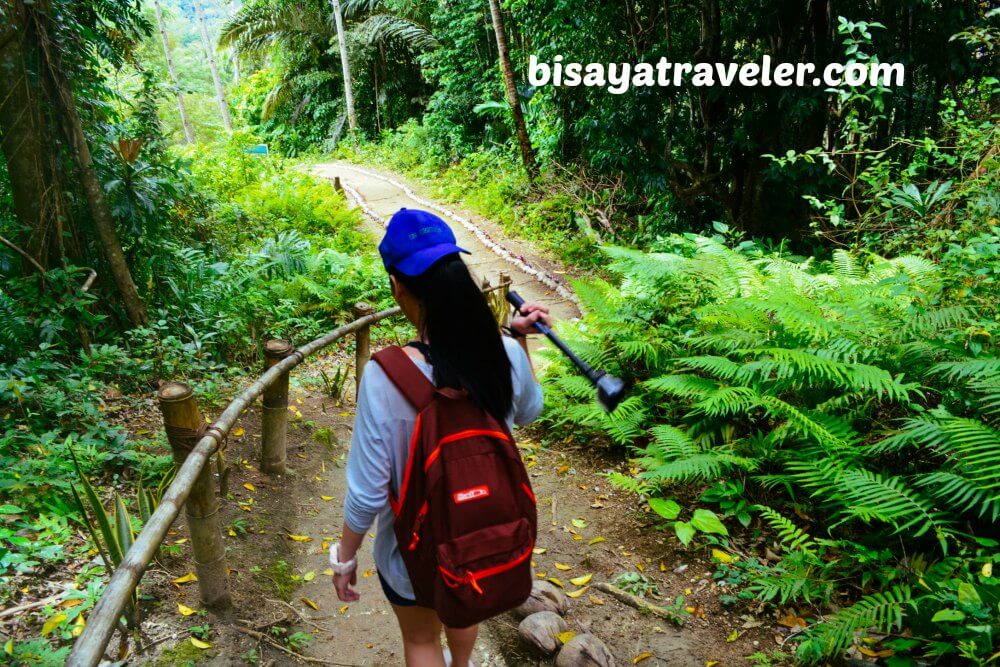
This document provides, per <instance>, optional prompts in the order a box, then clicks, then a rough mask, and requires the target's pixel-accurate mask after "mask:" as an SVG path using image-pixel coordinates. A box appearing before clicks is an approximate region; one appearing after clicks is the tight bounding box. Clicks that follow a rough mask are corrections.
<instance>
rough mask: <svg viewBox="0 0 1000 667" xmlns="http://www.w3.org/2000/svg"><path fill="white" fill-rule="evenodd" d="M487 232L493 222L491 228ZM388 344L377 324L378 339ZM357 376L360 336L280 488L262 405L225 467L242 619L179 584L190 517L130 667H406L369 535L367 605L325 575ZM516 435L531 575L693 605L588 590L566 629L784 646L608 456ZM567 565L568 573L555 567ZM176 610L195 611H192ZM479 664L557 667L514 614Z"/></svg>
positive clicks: (658, 646) (695, 653)
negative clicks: (528, 483)
mask: <svg viewBox="0 0 1000 667" xmlns="http://www.w3.org/2000/svg"><path fill="white" fill-rule="evenodd" d="M319 170H320V171H321V172H322V173H323V175H325V176H330V177H332V176H333V175H334V174H340V175H342V177H343V178H344V180H346V181H347V182H349V183H350V184H351V185H352V186H353V187H355V188H356V189H358V190H359V191H360V192H361V193H362V194H363V196H364V197H365V199H366V200H367V201H368V202H369V204H370V205H371V206H373V207H375V208H376V210H377V211H378V212H379V213H380V214H384V215H389V214H391V213H392V212H395V210H398V208H399V207H400V206H406V205H410V206H413V207H416V206H415V205H414V204H413V203H412V201H409V203H408V197H406V196H405V194H403V193H402V192H400V191H399V190H398V189H397V188H395V187H393V186H388V187H386V184H385V183H384V182H382V181H379V180H378V179H374V178H372V177H364V178H359V176H360V175H359V174H358V173H357V172H352V171H350V170H348V169H341V166H340V165H338V164H328V165H321V166H320V167H319ZM396 178H397V179H398V177H396ZM411 187H413V186H411ZM414 189H415V190H418V188H416V187H414ZM460 213H462V214H465V212H460ZM469 217H472V218H474V219H475V216H469ZM477 222H480V223H481V224H483V225H487V226H489V223H488V222H487V221H482V220H478V219H477ZM488 228H489V229H490V231H491V234H492V235H493V238H496V239H503V235H502V234H501V233H500V232H499V230H498V229H496V227H495V226H489V227H488ZM373 231H375V230H374V228H373ZM456 231H458V230H456ZM503 242H504V243H505V245H506V244H507V243H512V241H511V240H509V239H503ZM459 243H460V244H463V245H464V244H467V245H466V247H469V249H471V250H473V252H474V253H476V252H477V251H479V254H480V256H481V257H483V258H484V259H483V260H482V262H483V263H482V264H481V265H479V266H477V269H478V270H479V271H480V272H481V275H482V274H483V273H487V272H496V271H499V270H500V269H501V268H503V269H505V270H508V271H510V272H511V274H512V278H513V281H514V285H515V287H516V288H517V289H519V290H521V291H522V294H524V296H525V297H526V298H537V299H539V300H543V301H553V299H552V294H551V291H550V290H548V289H546V288H545V287H544V286H542V285H540V284H538V283H537V282H534V281H532V280H531V278H530V276H527V275H526V274H521V273H520V272H519V271H516V270H514V269H511V268H509V267H505V266H502V262H500V260H499V259H498V258H496V257H495V256H493V255H488V253H487V251H485V249H482V248H481V247H479V246H478V245H477V242H476V240H475V238H473V237H472V236H471V235H467V236H466V237H465V238H463V235H462V234H461V233H460V234H459ZM509 247H510V246H509ZM518 250H519V254H524V255H526V256H528V257H531V258H532V260H533V263H535V262H537V264H536V265H538V266H540V265H543V264H544V265H545V266H548V267H551V266H552V264H551V263H549V262H550V260H546V259H544V258H538V257H532V256H531V255H528V252H527V250H528V249H527V248H526V247H525V246H524V245H523V244H522V245H521V246H519V247H518ZM494 260H496V261H494ZM554 310H555V311H556V315H557V316H559V317H572V316H574V315H575V314H576V312H575V310H574V307H573V305H572V304H571V303H570V302H568V301H557V302H556V303H555V307H554ZM383 331H387V329H386V330H383ZM378 335H379V330H378V329H375V331H374V332H373V336H375V337H378ZM352 366H353V348H352V346H351V343H350V341H343V342H341V343H340V344H339V346H338V347H333V348H329V349H328V350H327V351H326V352H325V354H323V355H321V356H319V357H314V358H311V359H310V360H308V361H307V363H306V364H305V365H304V366H302V367H301V368H300V369H299V370H298V371H296V372H295V373H294V374H293V376H292V389H291V392H290V401H289V403H290V405H289V411H290V415H289V417H290V428H289V433H288V463H289V467H290V468H291V471H292V472H291V473H290V474H288V475H281V476H274V477H272V476H268V475H265V474H263V473H261V472H260V470H259V458H260V412H259V407H254V408H252V409H251V410H249V411H248V412H247V413H246V414H245V415H244V416H243V418H242V420H241V422H240V424H239V425H238V427H237V428H236V429H234V431H233V435H232V436H231V437H230V442H229V448H228V454H227V458H228V460H229V462H230V465H232V466H233V470H232V473H231V475H230V477H229V489H228V495H227V496H226V497H225V498H224V499H223V501H222V503H221V505H222V507H221V510H220V512H221V517H222V526H223V532H224V533H225V541H226V545H227V555H228V559H229V566H230V568H231V573H230V574H231V579H230V586H231V590H232V595H233V606H232V609H231V610H229V611H226V612H224V613H215V612H211V611H203V610H200V608H199V603H198V591H197V584H195V583H181V584H175V583H172V581H173V580H174V579H176V578H179V577H182V576H183V575H185V574H186V573H187V572H188V571H189V570H190V568H191V567H192V565H191V563H192V560H191V552H190V544H189V543H188V542H187V540H186V537H187V534H186V531H185V528H184V525H183V518H181V519H179V521H178V525H177V526H175V529H174V531H172V533H171V535H170V536H169V537H168V539H167V541H166V543H165V544H166V547H167V548H166V552H167V553H172V554H173V555H168V556H165V557H164V558H162V559H161V560H160V561H159V562H157V563H155V564H154V565H153V567H152V569H151V571H150V572H148V573H147V575H146V577H145V578H144V580H143V585H142V591H141V592H142V593H143V596H144V600H146V602H145V604H144V607H145V608H146V610H147V621H146V623H145V624H144V630H145V632H146V634H147V641H146V642H145V643H146V644H147V646H149V649H148V650H146V651H144V652H143V653H141V654H140V655H137V656H135V658H136V662H138V663H145V664H158V665H173V664H189V663H190V662H192V661H196V662H198V663H199V664H207V665H230V664H248V663H251V662H254V661H259V662H260V664H274V665H285V664H302V661H303V660H312V661H314V662H316V663H319V662H323V663H325V664H342V665H401V664H403V660H402V645H401V642H400V639H399V634H398V628H397V626H396V623H395V619H394V617H393V615H392V611H391V608H390V606H389V604H388V602H387V601H386V600H385V598H384V596H383V595H382V593H381V590H380V588H379V585H378V579H377V577H376V576H374V565H373V562H372V556H371V543H372V540H366V543H365V546H364V547H363V553H362V554H361V556H360V557H359V576H358V585H357V588H358V590H359V592H360V594H361V600H360V601H358V602H356V603H353V604H351V605H345V604H343V603H341V602H340V601H339V600H337V597H336V594H335V592H334V589H333V587H332V585H331V583H330V577H329V576H328V575H327V574H324V570H326V569H327V568H328V567H329V566H328V564H327V555H326V554H327V544H328V543H330V542H333V541H335V540H336V539H337V537H338V534H339V530H340V526H341V523H342V505H343V500H344V493H345V480H344V471H343V466H344V462H345V459H346V454H347V449H348V445H349V442H350V434H351V425H352V421H353V416H354V412H353V406H354V404H353V393H354V391H353V389H354V386H353V385H354V380H353V377H351V378H349V379H348V381H347V387H346V390H345V392H344V393H345V396H343V397H342V398H336V397H333V396H330V395H328V394H327V393H326V387H325V384H324V381H323V379H322V376H321V371H323V372H325V374H326V375H327V376H328V377H329V376H333V375H334V374H335V373H336V371H337V369H338V368H341V369H344V370H345V371H348V370H350V369H351V367H352ZM204 412H206V413H209V414H210V413H211V411H210V410H204ZM237 434H239V435H237ZM515 435H516V436H517V438H518V440H519V446H521V447H522V449H523V452H524V454H525V457H526V461H527V462H528V465H529V466H530V470H529V472H530V474H531V477H532V485H533V487H534V489H535V494H536V497H537V499H538V512H539V535H538V544H537V547H538V549H537V551H536V555H535V556H534V560H533V565H534V569H535V572H536V575H537V576H538V577H539V578H558V579H559V580H560V581H561V583H562V585H563V586H564V587H565V589H566V591H576V590H578V589H579V587H578V586H574V585H572V584H571V583H570V582H569V580H570V579H572V578H576V577H579V576H582V575H586V574H592V575H593V578H592V580H591V581H590V585H591V586H592V585H593V584H595V583H598V582H608V581H611V580H613V579H614V578H615V577H616V576H617V575H619V574H622V573H623V572H642V574H644V576H646V577H647V578H648V580H649V581H650V582H651V583H655V585H656V588H657V589H658V592H659V595H658V597H650V598H649V599H650V600H651V601H653V602H655V603H656V604H661V605H667V606H670V605H671V603H672V602H673V601H674V599H675V598H676V597H677V596H678V595H683V596H684V604H683V607H684V608H686V609H687V610H688V611H687V612H683V616H684V625H683V626H682V627H679V628H678V627H674V626H673V625H671V624H669V623H668V622H666V621H663V620H661V619H658V618H657V617H654V616H652V615H650V614H648V613H643V612H641V611H639V610H637V609H634V608H632V607H630V606H627V605H624V604H622V603H620V602H618V601H616V600H615V599H614V598H612V597H611V596H610V595H607V594H606V593H603V592H600V591H598V590H596V589H594V588H590V589H589V590H587V591H586V592H584V593H583V594H581V596H580V597H577V598H574V599H571V600H570V607H569V613H568V614H567V621H568V623H569V625H570V629H572V630H574V631H576V632H580V633H582V632H591V633H593V634H595V635H597V636H598V637H599V638H600V639H602V640H603V641H604V642H605V643H606V644H607V645H608V646H609V648H610V649H611V651H612V652H613V653H614V655H615V658H616V661H617V663H618V664H619V665H626V664H633V660H634V659H635V658H637V657H640V656H642V655H644V654H646V653H649V654H650V655H649V657H646V658H644V659H642V660H641V661H640V663H639V664H642V665H644V666H652V665H671V666H675V667H688V666H690V667H704V666H705V665H708V664H717V665H719V666H723V665H739V664H750V663H749V661H747V660H746V656H748V655H750V654H753V653H756V652H758V651H765V652H770V651H773V650H775V649H777V648H778V643H780V642H781V640H782V639H783V638H784V633H783V632H781V631H779V630H774V629H772V627H771V626H773V623H772V622H768V623H767V624H766V625H759V624H758V622H756V621H754V619H750V618H748V617H740V616H739V615H738V614H735V613H730V612H728V611H727V610H726V608H725V607H723V605H722V604H721V603H720V601H719V595H720V593H721V592H725V589H724V588H722V587H720V586H718V585H716V583H714V580H713V576H712V575H713V572H714V570H715V569H716V565H715V564H714V563H713V562H712V560H711V555H710V553H709V549H708V548H707V547H705V546H700V547H692V548H691V549H686V548H684V547H682V546H681V545H680V544H679V543H678V542H677V541H676V539H675V538H673V537H672V535H671V534H669V533H663V532H656V531H654V530H652V529H651V524H653V523H654V522H653V521H652V519H651V517H650V515H649V514H648V513H647V512H646V511H644V510H643V508H641V507H640V504H639V502H638V499H637V498H636V497H635V496H633V495H630V494H626V493H625V492H622V491H618V490H615V489H613V488H612V487H611V486H610V485H609V484H608V482H607V480H606V479H605V478H604V477H602V473H604V472H606V471H608V470H611V469H616V470H623V471H624V470H626V469H627V467H628V462H627V461H626V460H624V459H623V458H622V457H620V456H617V457H616V456H615V455H614V454H611V453H609V450H607V449H603V448H599V449H586V448H580V447H572V446H570V445H565V444H564V445H561V444H552V445H550V446H549V447H547V448H546V447H541V446H540V445H539V444H538V443H539V442H540V441H541V440H542V439H543V438H544V439H545V440H546V441H549V442H552V441H558V438H554V437H553V434H551V433H542V432H539V431H534V430H531V429H528V430H519V431H518V432H517V433H516V434H515ZM290 536H297V537H298V539H294V538H292V537H290ZM597 538H603V539H597ZM542 550H544V551H542ZM557 562H558V563H560V565H563V566H569V569H560V568H558V567H557V566H556V563H557ZM178 604H180V605H184V606H186V607H188V608H191V609H194V610H196V611H195V613H194V614H192V615H188V616H183V615H182V614H181V613H180V611H179V608H178ZM193 626H208V627H209V628H210V629H209V631H208V634H207V635H206V640H207V641H208V642H209V643H210V644H211V648H208V649H194V650H192V648H193V646H192V645H191V643H190V642H189V636H190V629H191V628H192V627H193ZM248 631H249V632H248ZM734 631H735V634H734ZM299 632H301V633H307V634H308V635H310V636H311V637H312V639H311V640H309V641H305V642H303V643H301V644H297V643H296V641H295V639H296V638H297V637H301V635H299V636H296V635H295V633H299ZM253 633H257V634H256V635H254V634H253ZM276 646H282V647H284V648H286V649H288V650H289V651H292V652H293V653H300V654H301V656H302V657H298V656H296V655H292V654H290V653H287V652H283V651H281V650H279V649H278V648H276ZM474 660H475V663H476V664H477V665H497V666H499V665H536V664H549V663H548V662H547V661H542V662H539V661H537V660H536V659H535V658H534V657H532V656H531V655H530V654H529V653H527V652H526V651H525V650H524V648H523V647H522V646H521V645H520V643H519V640H518V637H517V621H516V620H515V619H514V618H513V616H510V615H504V616H502V617H499V618H496V619H494V620H492V621H490V622H488V623H486V624H484V626H483V627H482V630H481V634H480V640H479V642H478V643H477V648H476V653H475V656H474Z"/></svg>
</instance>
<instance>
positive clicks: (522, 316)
mask: <svg viewBox="0 0 1000 667" xmlns="http://www.w3.org/2000/svg"><path fill="white" fill-rule="evenodd" d="M539 321H540V322H541V323H542V324H545V325H546V326H549V327H551V326H552V317H551V316H550V315H549V307H548V306H543V305H542V304H540V303H537V302H535V301H532V302H530V303H525V304H524V305H522V306H521V311H520V313H518V315H517V316H515V317H514V319H512V320H511V321H510V328H511V329H512V330H514V331H516V332H517V333H519V334H521V335H522V336H527V335H528V334H536V333H539V331H538V329H536V328H535V322H539Z"/></svg>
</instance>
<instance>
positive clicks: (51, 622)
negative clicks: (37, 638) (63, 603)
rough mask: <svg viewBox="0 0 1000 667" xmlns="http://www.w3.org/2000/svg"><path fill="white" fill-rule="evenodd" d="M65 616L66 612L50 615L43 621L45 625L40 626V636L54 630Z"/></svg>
mask: <svg viewBox="0 0 1000 667" xmlns="http://www.w3.org/2000/svg"><path fill="white" fill-rule="evenodd" d="M67 618H68V616H66V614H56V615H55V616H50V617H49V619H48V620H47V621H45V625H43V626H42V636H43V637H44V636H45V635H47V634H49V633H50V632H52V631H53V630H55V629H56V628H57V627H58V626H59V624H60V623H62V622H63V621H65V620H66V619H67Z"/></svg>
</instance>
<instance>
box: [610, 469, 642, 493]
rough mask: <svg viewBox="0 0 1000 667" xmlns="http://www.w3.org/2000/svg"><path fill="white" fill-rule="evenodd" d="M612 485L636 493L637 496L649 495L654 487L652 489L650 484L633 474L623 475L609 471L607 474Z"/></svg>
mask: <svg viewBox="0 0 1000 667" xmlns="http://www.w3.org/2000/svg"><path fill="white" fill-rule="evenodd" d="M605 477H607V479H608V481H609V482H611V485H612V486H614V487H617V488H619V489H621V490H622V491H627V492H629V493H634V494H635V495H637V496H648V495H649V494H650V492H651V491H652V489H650V486H649V484H647V483H646V482H645V481H643V480H642V479H640V478H638V477H633V476H631V475H623V474H622V473H620V472H609V473H607V474H606V475H605Z"/></svg>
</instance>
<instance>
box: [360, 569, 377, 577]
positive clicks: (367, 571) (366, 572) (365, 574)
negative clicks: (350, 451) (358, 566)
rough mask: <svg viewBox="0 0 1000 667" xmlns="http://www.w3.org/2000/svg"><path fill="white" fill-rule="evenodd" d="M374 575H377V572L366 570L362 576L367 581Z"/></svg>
mask: <svg viewBox="0 0 1000 667" xmlns="http://www.w3.org/2000/svg"><path fill="white" fill-rule="evenodd" d="M373 574H375V570H365V571H364V572H362V573H361V576H362V577H364V578H365V579H367V578H368V577H370V576H372V575H373Z"/></svg>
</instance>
